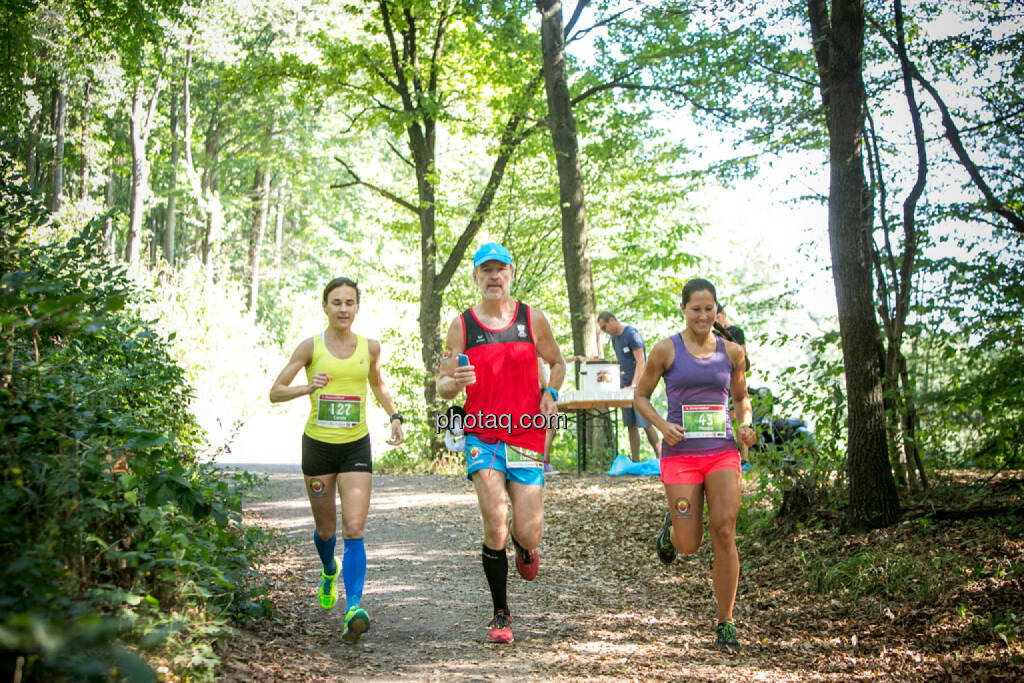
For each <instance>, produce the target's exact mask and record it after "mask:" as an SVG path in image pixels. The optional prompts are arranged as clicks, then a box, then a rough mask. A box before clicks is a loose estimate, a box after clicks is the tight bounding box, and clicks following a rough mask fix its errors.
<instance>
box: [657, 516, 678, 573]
mask: <svg viewBox="0 0 1024 683" xmlns="http://www.w3.org/2000/svg"><path fill="white" fill-rule="evenodd" d="M654 548H655V550H657V551H658V559H659V560H661V563H662V564H672V561H673V560H674V559H676V548H675V546H674V545H672V513H671V512H666V513H665V524H664V525H662V527H661V531H660V532H659V533H658V535H657V536H655V537H654Z"/></svg>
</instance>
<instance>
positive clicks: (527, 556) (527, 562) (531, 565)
mask: <svg viewBox="0 0 1024 683" xmlns="http://www.w3.org/2000/svg"><path fill="white" fill-rule="evenodd" d="M508 536H509V538H511V539H512V545H514V546H515V548H516V569H517V570H518V571H519V576H521V577H523V578H524V579H525V580H527V581H533V580H534V579H535V578H537V570H538V569H540V553H539V552H537V551H536V550H527V549H526V548H524V547H523V546H521V545H519V541H517V540H516V537H515V536H513V535H512V527H511V525H510V526H509V530H508Z"/></svg>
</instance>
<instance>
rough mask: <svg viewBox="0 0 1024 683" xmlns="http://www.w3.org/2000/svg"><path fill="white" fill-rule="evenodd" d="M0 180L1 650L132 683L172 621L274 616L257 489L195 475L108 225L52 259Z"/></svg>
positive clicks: (242, 479) (171, 375) (0, 176)
mask: <svg viewBox="0 0 1024 683" xmlns="http://www.w3.org/2000/svg"><path fill="white" fill-rule="evenodd" d="M0 181H2V183H0V216H2V223H0V244H2V250H0V251H2V254H3V256H2V262H0V264H2V268H0V272H2V277H0V304H2V305H0V310H2V311H3V316H2V318H0V329H2V345H0V354H2V358H3V364H4V376H3V381H2V385H0V478H2V480H3V486H2V488H0V517H2V518H3V519H4V520H5V522H4V535H3V538H2V539H0V554H2V555H3V557H4V558H5V562H4V567H3V569H2V575H0V585H2V591H0V611H2V612H3V613H4V614H5V617H4V621H3V623H2V624H0V648H2V650H3V657H4V658H5V659H6V658H8V657H13V656H14V655H15V654H23V655H26V656H27V659H26V673H30V674H32V675H43V672H50V674H53V673H56V672H58V671H59V672H63V673H65V674H68V675H72V676H75V677H79V676H90V675H103V676H110V675H113V672H114V671H115V669H116V670H118V671H120V672H121V673H122V674H123V675H128V676H130V677H135V676H134V674H133V673H131V672H141V671H144V670H145V665H144V663H143V662H142V661H141V660H140V659H138V656H137V655H134V654H132V652H133V651H134V650H137V649H139V648H141V649H142V650H147V649H151V648H153V647H156V646H158V645H160V643H161V642H162V641H163V640H164V639H165V637H166V636H169V635H170V634H171V631H172V630H173V629H171V628H169V624H170V622H171V619H170V615H171V614H172V613H177V612H186V611H187V612H190V613H195V612H196V610H198V611H199V613H203V612H204V611H205V615H206V616H205V617H203V619H206V620H209V619H214V620H220V621H222V622H223V620H225V619H227V618H229V617H234V616H242V615H251V616H259V615H261V614H263V613H264V612H265V610H266V604H265V603H263V602H261V601H259V598H258V591H257V589H256V582H255V576H254V574H253V569H252V567H253V566H254V565H255V563H256V562H257V561H258V559H259V553H260V548H261V544H262V533H261V532H259V531H258V530H257V529H255V528H251V527H246V526H243V525H242V524H241V514H240V513H241V497H242V494H243V493H244V492H245V491H247V490H248V489H250V488H251V487H252V486H253V484H254V483H255V482H254V480H253V478H252V477H250V476H247V475H240V476H229V475H224V474H222V473H219V472H218V471H217V470H216V469H214V468H213V466H212V465H209V464H203V463H201V462H199V460H198V459H197V456H198V454H199V449H200V447H201V445H202V438H203V434H202V432H201V430H200V429H199V427H198V425H197V424H196V422H195V419H194V418H193V417H192V415H191V413H190V412H189V401H190V400H191V398H192V393H191V390H190V389H189V383H188V382H187V380H186V377H185V376H184V372H183V370H182V369H181V368H180V367H179V366H178V365H177V364H175V362H174V361H173V359H172V358H171V356H170V354H169V352H168V345H167V342H166V341H165V340H164V339H162V338H161V337H160V336H159V335H158V334H157V333H155V332H154V331H153V330H152V329H151V327H150V326H149V325H148V324H147V323H145V322H143V321H142V320H141V319H140V318H139V316H138V315H137V314H135V313H133V312H131V310H129V309H127V308H126V303H127V302H128V301H130V300H131V299H133V298H135V294H134V293H133V291H132V290H131V288H130V287H129V285H128V283H127V281H126V279H125V276H124V273H123V272H122V271H121V270H120V269H119V268H117V267H113V266H111V265H110V264H109V263H108V262H107V261H106V259H105V258H104V257H103V256H102V247H101V240H100V236H99V234H98V233H99V230H98V225H97V224H90V225H89V226H88V227H87V228H86V229H85V230H84V231H83V232H82V234H81V235H79V236H76V237H73V238H71V239H70V240H68V241H66V242H49V241H47V239H46V238H47V236H48V233H49V232H50V231H49V230H48V228H47V225H46V224H47V220H48V219H47V215H46V214H45V212H44V210H43V209H42V208H41V207H40V206H39V205H38V204H37V203H36V202H35V200H34V199H33V198H32V196H31V194H30V193H29V191H28V188H27V187H26V186H25V184H24V182H23V181H22V180H21V179H20V178H19V177H17V176H16V175H15V174H14V173H13V171H12V165H11V163H10V160H9V159H7V158H6V157H0ZM33 235H38V236H39V237H40V238H41V239H39V241H38V242H37V243H33ZM161 625H162V626H164V627H165V628H164V629H163V630H154V627H156V626H161ZM189 637H191V636H189ZM111 642H115V643H116V642H123V643H126V644H131V646H132V648H131V649H126V647H124V646H122V645H116V644H115V645H111V644H110V643H111Z"/></svg>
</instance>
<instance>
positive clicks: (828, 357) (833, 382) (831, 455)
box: [748, 331, 847, 513]
mask: <svg viewBox="0 0 1024 683" xmlns="http://www.w3.org/2000/svg"><path fill="white" fill-rule="evenodd" d="M770 343H771V344H772V345H773V346H776V347H778V348H788V349H789V352H790V354H791V355H790V357H792V356H794V355H797V354H796V353H794V351H795V349H797V348H800V349H802V351H803V355H804V357H805V361H804V362H802V363H799V364H797V365H790V366H788V367H786V368H784V369H782V370H781V371H779V372H777V373H770V374H769V375H768V377H769V380H770V384H771V385H772V386H771V387H765V388H764V391H760V392H759V391H758V389H761V387H751V402H752V404H753V407H754V420H755V422H756V423H758V424H759V425H761V422H762V418H766V419H771V416H774V417H775V418H798V419H802V420H804V421H805V422H806V423H807V424H808V425H809V426H810V428H811V431H812V433H813V435H814V438H813V440H810V439H801V438H799V435H791V436H794V437H795V438H792V439H790V440H786V441H785V442H783V443H781V444H779V445H769V446H768V447H767V448H765V449H763V450H761V451H760V452H758V451H756V450H751V452H750V454H749V456H748V457H749V459H750V460H751V461H752V462H753V463H754V465H755V467H756V468H757V470H758V473H759V475H760V476H758V478H757V486H758V490H759V493H760V495H762V496H764V497H765V498H767V499H768V500H771V501H773V503H774V504H775V506H777V507H778V509H779V510H780V512H783V513H788V512H805V511H806V510H800V511H797V510H791V509H789V505H790V504H791V503H790V501H789V500H787V499H786V495H787V492H796V494H797V495H801V496H805V497H806V499H805V500H804V504H809V503H811V502H817V500H818V499H819V498H822V497H833V498H841V497H842V496H843V495H844V493H843V490H842V489H843V485H844V482H845V476H844V474H845V463H846V457H845V456H846V436H847V420H846V395H845V391H844V378H843V364H842V356H841V354H840V351H839V334H838V332H835V331H830V332H827V333H825V334H823V335H811V334H809V333H803V334H798V335H785V334H779V335H775V336H773V337H771V339H770ZM766 428H767V427H766V426H759V429H761V431H762V435H763V434H764V432H765V429H766Z"/></svg>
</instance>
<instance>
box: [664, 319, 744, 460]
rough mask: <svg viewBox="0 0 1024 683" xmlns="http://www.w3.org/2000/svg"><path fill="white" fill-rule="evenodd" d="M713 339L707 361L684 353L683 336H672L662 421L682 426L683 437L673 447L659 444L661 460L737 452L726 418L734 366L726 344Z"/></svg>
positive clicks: (730, 423) (727, 417) (727, 416)
mask: <svg viewBox="0 0 1024 683" xmlns="http://www.w3.org/2000/svg"><path fill="white" fill-rule="evenodd" d="M715 340H716V343H715V351H714V353H712V354H711V355H710V356H708V357H707V358H694V356H693V355H692V354H691V353H690V352H689V351H687V350H686V345H685V344H684V343H683V338H682V336H681V335H679V334H674V335H672V344H673V346H674V347H675V358H674V359H673V360H672V365H670V366H669V367H668V370H667V371H666V372H665V374H664V375H663V378H664V380H665V393H666V394H667V397H668V414H667V416H666V417H665V419H666V420H668V421H669V422H673V423H675V424H677V425H680V426H682V427H683V429H685V430H686V437H685V438H683V439H682V440H680V441H678V442H677V443H676V445H675V446H669V445H668V444H666V443H664V442H662V444H661V457H663V458H671V457H675V456H680V455H711V454H713V453H721V452H722V451H726V450H735V449H736V442H735V441H734V440H733V436H732V421H731V420H730V419H729V386H730V382H731V379H732V371H733V365H732V361H731V360H729V354H727V353H726V352H725V341H723V340H722V338H721V337H717V336H716V337H715ZM684 414H685V417H684Z"/></svg>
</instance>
